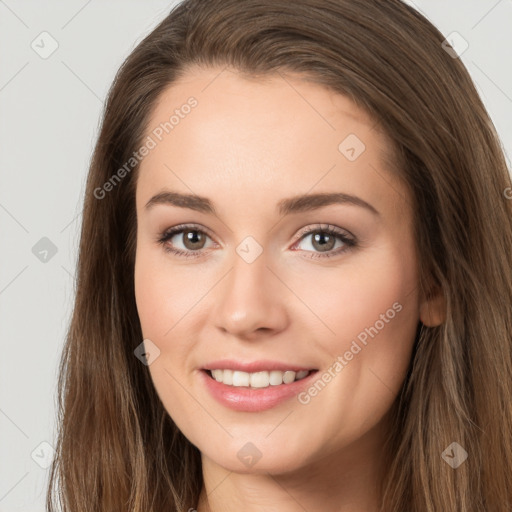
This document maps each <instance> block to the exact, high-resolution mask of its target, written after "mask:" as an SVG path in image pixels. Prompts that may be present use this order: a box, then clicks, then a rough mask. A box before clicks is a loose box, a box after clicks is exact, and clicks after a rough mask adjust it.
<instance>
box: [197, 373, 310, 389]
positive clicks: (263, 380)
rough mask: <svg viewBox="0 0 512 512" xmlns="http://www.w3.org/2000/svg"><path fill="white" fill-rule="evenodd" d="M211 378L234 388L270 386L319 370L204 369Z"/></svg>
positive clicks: (284, 383) (301, 377) (290, 381)
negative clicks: (247, 370) (251, 370)
mask: <svg viewBox="0 0 512 512" xmlns="http://www.w3.org/2000/svg"><path fill="white" fill-rule="evenodd" d="M203 371H204V372H205V373H206V374H207V375H208V376H209V377H210V378H211V379H213V380H215V381H217V382H219V383H221V384H225V385H226V386H231V387H234V388H257V389H263V388H270V387H273V386H281V385H289V384H292V383H293V382H297V381H299V380H302V379H305V378H307V377H309V376H310V375H311V374H312V373H314V372H317V371H318V370H316V369H313V370H298V371H294V370H284V371H281V370H263V371H258V372H244V371H239V370H231V369H222V368H216V369H211V370H209V369H204V370H203Z"/></svg>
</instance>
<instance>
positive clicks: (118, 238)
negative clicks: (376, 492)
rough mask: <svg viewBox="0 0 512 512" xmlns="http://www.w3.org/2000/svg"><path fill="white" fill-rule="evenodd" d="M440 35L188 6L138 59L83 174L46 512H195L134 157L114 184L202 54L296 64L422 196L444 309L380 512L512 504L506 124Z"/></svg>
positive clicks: (313, 6)
mask: <svg viewBox="0 0 512 512" xmlns="http://www.w3.org/2000/svg"><path fill="white" fill-rule="evenodd" d="M444 39H445V37H444V36H443V35H442V34H441V33H440V32H439V31H438V30H437V29H436V28H435V27H434V26H433V25H432V24H431V23H430V22H429V21H428V20H426V19H425V18H424V17H423V16H421V15H420V14H419V13H418V12H417V11H415V10H414V9H413V8H411V7H409V6H408V5H406V4H404V3H402V2H401V1H399V0H386V1H384V0H297V1H293V2H291V1H289V0H187V1H185V2H183V3H181V4H179V5H178V6H177V7H175V8H174V9H173V10H172V12H171V13H170V14H169V15H168V16H167V17H166V18H165V19H164V20H163V21H162V22H161V23H160V24H159V25H158V26H157V27H156V28H155V29H154V30H153V31H152V32H151V33H150V34H149V35H148V36H147V37H146V38H145V39H144V40H143V41H142V42H141V43H140V44H139V45H138V46H137V47H136V48H135V50H134V51H133V52H132V53H131V55H129V57H128V58H127V59H126V61H125V62H124V64H123V65H122V67H121V68H120V70H119V72H118V73H117V75H116V78H115V80H114V83H113V85H112V87H111V89H110V92H109V95H108V99H107V101H106V104H105V110H104V116H103V121H102V127H101V132H100V135H99V138H98V141H97V144H96V148H95V151H94V154H93V158H92V161H91V165H90V171H89V175H88V179H87V187H86V191H85V200H84V209H83V223H82V231H81V239H80V247H79V258H78V263H77V273H76V275H77V278H76V279H77V281H76V301H75V305H74V311H73V315H72V319H71V322H70V326H69V329H68V333H67V339H66V343H65V347H64V350H63V353H62V359H61V366H60V375H59V381H58V390H59V402H58V412H59V414H58V425H59V432H58V440H57V443H56V457H55V459H54V462H53V465H52V467H51V473H50V481H49V486H48V494H47V510H48V511H53V510H55V509H54V508H53V507H54V505H55V497H54V496H53V494H54V493H53V491H52V490H58V493H59V497H58V501H59V503H60V504H61V506H62V507H63V508H62V509H63V510H64V511H65V512H82V511H83V512H85V511H87V512H90V511H94V512H102V511H104V512H118V511H119V512H120V511H123V512H126V511H133V512H149V511H154V512H163V511H169V512H171V511H186V510H188V509H189V508H190V507H196V506H197V502H198V497H199V493H200V490H201V488H202V485H203V480H202V474H201V459H200V453H199V451H198V449H197V448H196V447H195V446H193V445H192V444H191V443H190V442H189V441H188V440H187V439H186V438H185V437H184V436H183V434H182V433H181V432H180V431H179V430H178V428H177V427H176V426H175V424H174V423H173V421H172V419H171V418H170V416H169V414H168V413H167V412H166V411H165V409H164V408H163V406H162V403H161V401H160V399H159V398H158V396H157V394H156V392H155V389H154V387H153V384H152V381H151V378H150V375H149V372H148V368H147V366H145V365H143V364H141V362H140V361H139V359H138V358H137V357H135V355H134V350H135V349H136V347H137V346H138V345H139V344H140V343H141V342H142V333H141V328H140V324H139V321H138V315H137V308H136V304H135V298H134V282H133V273H134V255H135V240H136V236H137V234H136V212H135V187H136V177H137V170H138V165H134V166H133V169H131V168H129V167H128V168H127V167H126V166H125V167H124V168H125V171H126V172H125V173H122V179H121V180H118V181H116V182H115V183H114V182H112V181H110V183H111V185H112V186H111V187H108V192H105V190H107V187H105V183H107V182H108V181H109V180H112V177H113V176H114V175H115V174H116V173H117V176H118V177H119V176H120V173H119V172H118V171H119V169H120V168H122V166H123V165H125V164H126V162H128V161H130V158H132V156H133V152H134V151H135V150H136V149H137V148H139V147H140V146H141V143H142V140H143V138H144V136H145V133H146V129H147V124H148V119H149V117H150V114H151V111H152V109H153V108H154V106H155V103H156V101H157V100H158V97H159V95H160V94H161V93H162V92H163V90H164V89H165V88H167V87H168V86H169V85H170V84H172V83H173V81H175V80H176V79H177V78H179V77H180V76H181V75H182V74H183V73H184V72H186V70H187V67H189V66H191V65H199V66H205V67H206V66H207V67H211V66H220V67H226V66H229V67H230V68H232V69H235V70H237V71H239V72H242V73H246V74H248V75H261V76H263V75H266V74H274V73H277V72H280V71H290V72H295V73H301V75H303V76H304V77H309V78H310V79H311V80H313V81H315V82H316V83H318V84H322V85H324V86H325V87H328V88H331V89H332V90H334V91H336V92H338V93H340V94H344V95H346V96H348V97H349V98H350V99H352V100H353V101H354V102H355V103H356V104H357V105H358V106H360V107H362V108H364V109H365V110H366V111H367V112H368V113H369V114H370V115H372V116H373V118H374V119H375V120H376V121H378V122H379V123H380V125H381V126H382V127H383V128H384V129H385V131H386V132H387V134H388V135H389V136H390V137H391V140H392V141H393V144H394V152H395V161H394V162H393V167H394V169H395V172H396V173H397V174H398V175H399V176H400V177H401V178H402V179H403V180H404V181H405V183H406V184H407V185H408V187H409V190H410V192H411V196H410V197H411V198H412V200H413V207H414V223H415V224H414V225H415V237H416V246H417V253H418V255H419V256H418V257H419V262H418V263H419V268H420V280H419V286H420V288H421V290H422V291H424V292H426V293H430V292H429V290H432V287H433V286H437V287H439V288H440V289H441V290H442V293H443V294H444V297H445V299H446V319H445V321H444V322H443V324H442V325H440V326H438V327H427V326H425V325H423V324H421V322H420V324H419V326H418V335H417V337H416V340H415V346H414V353H413V357H412V359H411V363H410V368H409V372H408V375H407V378H406V379H405V382H404V385H403V389H402V392H401V394H400V395H399V396H398V397H397V400H396V402H395V404H394V406H393V411H392V412H393V418H394V427H395V428H394V432H393V434H392V437H390V438H389V445H388V449H389V450H390V453H392V454H393V462H392V464H391V466H390V467H389V472H388V474H387V475H386V478H385V481H384V482H383V483H382V491H383V492H382V495H383V500H382V510H384V511H386V512H393V511H396V512H412V511H414V512H423V511H424V512H439V511H441V510H442V511H443V512H455V511H457V512H477V511H482V512H483V511H485V512H505V511H507V512H510V510H512V360H511V359H512V334H511V333H512V201H511V200H509V199H507V197H510V193H509V194H507V193H506V192H507V191H509V192H511V191H512V189H510V188H509V187H510V186H511V183H510V176H509V170H508V168H507V164H506V162H505V158H504V151H503V148H502V146H501V144H500V141H499V138H498V136H497V133H496V131H495V128H494V126H493V124H492V122H491V120H490V118H489V115H488V113H487V112H486V110H485V108H484V105H483V104H482V101H481V99H480V98H479V96H478V93H477V91H476V89H475V86H474V84H473V82H472V80H471V78H470V76H469V74H468V72H467V70H466V68H465V67H464V65H463V63H462V62H461V61H460V59H458V58H454V57H453V55H450V54H449V52H447V51H446V50H445V48H444V47H443V45H442V42H443V41H444ZM197 108H200V103H199V106H198V107H197ZM100 190H101V191H103V192H101V193H99V192H98V191H100ZM454 442H456V443H458V444H459V445H460V446H461V447H462V448H463V449H464V450H465V451H466V452H467V453H468V458H467V460H466V461H465V462H464V463H462V464H461V465H460V466H459V467H457V468H454V467H452V466H451V465H450V464H448V463H447V462H446V457H443V456H442V454H443V453H444V452H445V450H446V449H447V448H448V447H450V445H451V444H452V443H454ZM452 448H453V446H452ZM452 455H453V452H450V456H452Z"/></svg>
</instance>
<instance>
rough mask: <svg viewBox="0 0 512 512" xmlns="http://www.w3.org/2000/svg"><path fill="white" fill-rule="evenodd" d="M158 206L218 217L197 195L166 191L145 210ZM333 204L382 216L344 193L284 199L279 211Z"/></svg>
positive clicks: (213, 207) (288, 211)
mask: <svg viewBox="0 0 512 512" xmlns="http://www.w3.org/2000/svg"><path fill="white" fill-rule="evenodd" d="M157 204H165V205H172V206H178V207H180V208H188V209H190V210H195V211H198V212H201V213H207V214H213V215H217V213H216V210H215V206H214V205H213V203H212V201H210V200H209V199H208V198H206V197H202V196H198V195H195V194H182V193H179V192H169V191H166V190H164V191H162V192H160V193H158V194H156V195H154V196H153V197H152V198H151V199H150V200H149V201H148V202H147V203H146V206H145V209H146V210H149V209H151V208H152V207H153V206H155V205H157ZM332 204H348V205H353V206H359V207H361V208H365V209H366V210H369V211H370V212H371V213H373V214H374V215H376V216H380V213H379V211H378V210H377V209H376V208H375V207H374V206H372V205H371V204H370V203H367V202H366V201H364V200H363V199H361V198H360V197H357V196H354V195H351V194H344V193H342V192H337V193H319V194H306V195H301V196H295V197H290V198H287V199H282V200H281V201H279V202H278V203H277V210H278V213H279V214H280V215H282V216H285V215H290V214H294V213H301V212H306V211H312V210H318V209H320V208H323V207H324V206H329V205H332Z"/></svg>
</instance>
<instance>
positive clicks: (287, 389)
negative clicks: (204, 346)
mask: <svg viewBox="0 0 512 512" xmlns="http://www.w3.org/2000/svg"><path fill="white" fill-rule="evenodd" d="M316 373H317V371H316V370H315V371H312V372H311V373H310V374H309V375H308V376H307V377H304V378H303V379H301V380H296V381H294V382H292V383H290V384H280V385H279V386H269V387H267V388H249V387H235V386H228V385H227V384H223V383H222V382H217V381H216V380H215V379H213V378H212V377H210V375H209V374H208V373H207V372H206V370H201V371H200V374H201V378H202V379H203V380H204V383H205V386H206V387H207V388H208V391H209V392H210V393H211V395H212V396H213V398H215V399H216V400H217V401H218V402H220V403H221V404H222V405H224V406H225V407H228V408H230V409H233V410H235V411H240V412H260V411H266V410H268V409H272V407H276V406H277V405H279V404H282V403H283V402H285V401H286V400H289V399H290V398H292V397H294V396H297V395H298V394H299V393H300V392H301V391H302V390H303V389H304V388H305V387H307V386H308V385H309V384H310V382H311V380H312V378H313V376H314V375H315V374H316Z"/></svg>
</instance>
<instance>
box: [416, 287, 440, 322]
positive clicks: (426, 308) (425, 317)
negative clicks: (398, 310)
mask: <svg viewBox="0 0 512 512" xmlns="http://www.w3.org/2000/svg"><path fill="white" fill-rule="evenodd" d="M420 320H421V322H422V323H423V324H424V325H425V326H426V327H437V326H438V325H441V324H442V323H443V322H444V321H445V320H446V300H445V297H444V294H443V291H442V290H441V288H437V289H435V291H433V292H431V293H429V294H428V297H425V298H424V299H423V300H422V302H421V303H420Z"/></svg>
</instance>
